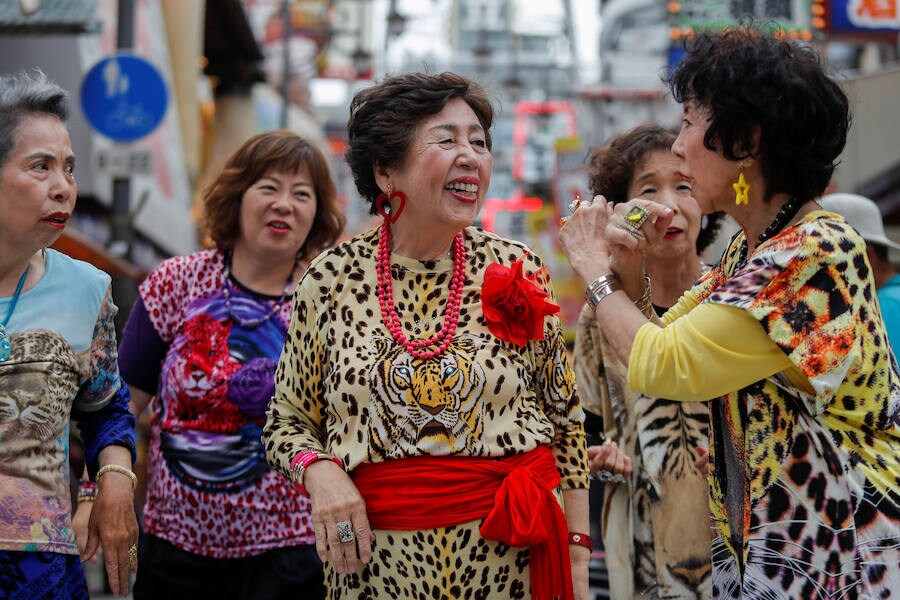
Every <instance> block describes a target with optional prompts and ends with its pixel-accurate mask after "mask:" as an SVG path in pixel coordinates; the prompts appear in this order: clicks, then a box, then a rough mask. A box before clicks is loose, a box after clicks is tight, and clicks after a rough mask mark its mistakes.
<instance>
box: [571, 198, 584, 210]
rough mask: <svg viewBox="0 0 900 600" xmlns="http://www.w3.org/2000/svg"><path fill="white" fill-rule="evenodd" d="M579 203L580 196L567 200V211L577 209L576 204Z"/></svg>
mask: <svg viewBox="0 0 900 600" xmlns="http://www.w3.org/2000/svg"><path fill="white" fill-rule="evenodd" d="M580 204H581V198H575V199H574V200H572V201H571V202H569V212H575V211H576V210H578V206H579V205H580Z"/></svg>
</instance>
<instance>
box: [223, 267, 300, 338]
mask: <svg viewBox="0 0 900 600" xmlns="http://www.w3.org/2000/svg"><path fill="white" fill-rule="evenodd" d="M296 266H297V263H296V262H295V263H294V266H293V267H291V273H290V275H288V278H287V281H285V282H284V292H282V294H281V297H280V298H279V299H278V300H276V301H275V305H274V306H273V307H272V310H271V312H269V314H267V315H266V316H265V317H262V318H259V319H246V320H244V319H242V318H240V317H239V316H237V315H236V314H235V313H234V310H233V309H232V308H231V292H230V291H229V290H228V288H230V287H231V281H230V279H229V278H230V276H231V256H230V255H226V256H225V272H224V273H223V276H222V295H223V296H224V297H225V310H227V311H228V317H229V318H230V319H231V320H232V322H234V323H237V324H238V325H239V326H240V327H242V328H244V329H256V328H257V327H259V326H260V325H262V324H263V323H265V322H266V321H268V320H269V319H271V318H272V317H274V316H275V314H276V313H277V312H278V311H279V310H281V304H282V303H283V302H284V299H285V298H286V297H287V295H288V294H289V293H290V291H291V280H292V279H293V278H294V267H296Z"/></svg>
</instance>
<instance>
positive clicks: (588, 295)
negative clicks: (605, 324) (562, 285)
mask: <svg viewBox="0 0 900 600" xmlns="http://www.w3.org/2000/svg"><path fill="white" fill-rule="evenodd" d="M621 289H622V285H621V284H620V283H619V278H618V277H616V276H615V275H612V274H608V275H601V276H600V277H598V278H597V279H595V280H593V281H592V282H590V283H589V284H588V286H587V289H586V290H585V291H584V299H585V300H586V301H587V303H588V304H590V305H591V309H593V310H596V308H597V305H598V304H600V302H601V301H602V300H603V299H604V298H606V297H607V296H609V295H610V294H612V293H613V292H617V291H619V290H621Z"/></svg>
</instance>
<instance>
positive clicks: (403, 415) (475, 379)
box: [368, 336, 485, 460]
mask: <svg viewBox="0 0 900 600" xmlns="http://www.w3.org/2000/svg"><path fill="white" fill-rule="evenodd" d="M480 343H481V342H480V341H479V340H478V338H476V337H475V336H460V337H458V338H456V339H454V340H453V342H451V344H450V347H449V349H448V351H447V352H446V353H445V354H442V355H441V356H439V357H435V358H432V359H428V360H426V359H420V358H414V357H413V356H412V355H411V354H410V353H409V352H407V351H406V349H405V348H404V347H403V346H400V345H399V344H396V343H394V341H393V340H392V339H390V338H387V337H383V336H376V337H375V338H374V339H373V340H372V341H371V342H370V343H369V344H368V348H369V350H370V352H371V353H372V354H374V355H376V356H377V359H375V360H374V361H373V365H374V366H373V367H372V369H371V370H370V372H369V381H370V382H371V390H372V395H371V398H370V412H371V415H370V416H371V418H370V420H369V427H368V433H369V440H370V454H371V456H370V459H381V460H384V459H394V458H401V457H405V456H415V455H419V454H429V453H433V454H442V455H446V454H467V455H471V456H478V455H480V454H483V453H484V448H483V444H482V442H481V437H482V435H481V434H482V429H483V427H484V404H483V403H482V402H481V401H480V400H481V395H482V393H483V392H484V386H485V375H484V371H483V370H482V368H481V366H480V365H479V364H478V363H477V362H475V360H474V357H475V352H476V350H477V348H478V345H479V344H480Z"/></svg>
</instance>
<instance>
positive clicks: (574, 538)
mask: <svg viewBox="0 0 900 600" xmlns="http://www.w3.org/2000/svg"><path fill="white" fill-rule="evenodd" d="M569 544H575V545H577V546H584V547H585V548H587V549H588V551H589V552H592V551H593V550H594V540H593V539H591V536H589V535H588V534H586V533H578V532H577V531H570V532H569Z"/></svg>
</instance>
